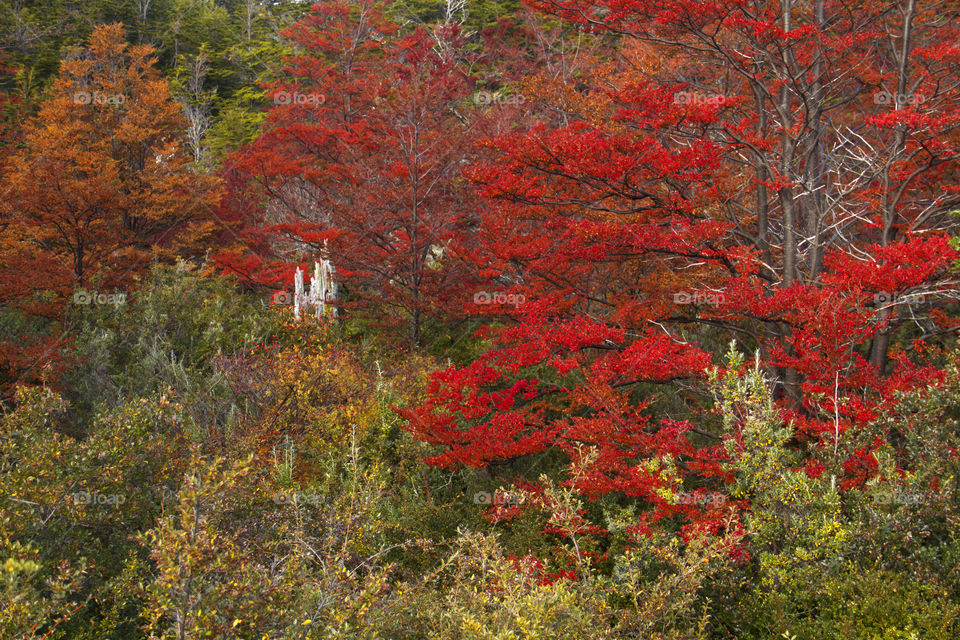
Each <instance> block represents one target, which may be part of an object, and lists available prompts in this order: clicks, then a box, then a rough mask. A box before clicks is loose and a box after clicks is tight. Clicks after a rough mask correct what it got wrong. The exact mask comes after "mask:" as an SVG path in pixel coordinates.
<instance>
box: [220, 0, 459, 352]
mask: <svg viewBox="0 0 960 640" xmlns="http://www.w3.org/2000/svg"><path fill="white" fill-rule="evenodd" d="M286 35H287V36H288V37H289V38H290V39H291V40H292V41H293V43H294V44H295V45H296V47H297V50H298V51H300V53H299V54H298V55H297V56H296V57H294V58H292V59H291V60H289V66H288V68H287V69H286V71H287V73H288V74H289V78H288V79H287V80H286V81H284V82H279V83H276V84H273V85H271V86H270V87H269V92H268V95H269V96H271V97H272V99H273V100H274V102H275V106H274V107H273V108H272V109H271V110H270V112H269V115H268V118H267V122H266V124H265V126H264V130H263V132H262V134H261V136H260V137H259V138H258V139H257V140H256V141H255V142H254V143H253V144H252V145H250V146H249V147H248V148H245V149H242V150H241V151H240V152H239V153H238V154H236V156H235V157H234V158H233V159H232V160H231V163H230V166H229V171H230V174H231V177H230V179H231V180H232V181H233V183H234V184H235V185H237V188H236V189H235V190H234V191H233V192H232V193H231V194H230V195H229V196H228V198H227V200H226V203H225V207H226V208H227V209H228V210H231V209H232V210H234V211H236V210H242V214H243V215H242V216H240V217H241V218H242V219H243V220H244V222H245V228H244V229H243V230H242V231H241V234H242V237H244V238H245V239H246V241H247V247H245V249H246V251H245V252H244V253H232V254H225V255H222V256H220V259H221V262H222V264H223V265H224V266H225V267H226V268H228V269H231V270H233V271H236V272H239V273H242V274H243V275H245V276H247V277H249V278H251V279H253V280H257V281H261V282H264V283H270V284H280V285H281V286H289V284H288V283H289V275H290V272H291V271H292V269H293V265H296V264H298V263H300V262H301V261H306V262H310V261H312V260H314V259H317V258H318V257H321V256H324V257H328V258H329V259H330V260H331V261H332V262H333V264H334V265H335V268H336V269H337V272H338V279H340V281H341V292H343V293H344V294H345V295H344V296H342V297H343V298H344V301H343V305H342V306H343V307H344V308H345V309H346V310H347V312H348V313H350V312H351V311H354V312H356V314H357V315H358V316H360V317H362V318H365V319H368V320H371V321H373V322H374V323H376V324H379V325H384V326H389V327H394V328H398V329H400V330H401V331H402V334H403V336H404V339H405V341H406V342H407V343H408V344H409V345H411V346H417V345H419V344H420V343H421V342H422V340H423V335H424V331H425V330H426V329H427V328H428V326H429V323H430V321H431V320H432V319H436V318H438V317H442V316H444V315H445V314H448V313H450V312H451V311H452V312H454V313H455V312H457V311H458V310H459V309H461V308H462V306H463V304H464V300H465V294H464V293H463V291H464V288H465V287H466V286H467V285H468V284H469V282H468V278H467V275H468V274H467V273H465V272H464V271H463V270H462V269H460V268H459V264H460V261H459V260H458V258H457V255H456V246H457V244H458V239H459V238H460V237H461V236H462V234H463V232H464V231H465V230H466V229H467V228H468V225H469V223H470V218H471V210H472V208H473V205H471V203H470V197H469V192H468V191H467V190H466V189H465V188H464V186H463V184H462V180H460V173H461V170H462V168H463V166H464V164H465V163H466V160H467V159H468V158H470V157H471V153H472V150H471V147H472V143H471V137H472V133H471V127H470V123H469V121H467V119H466V118H464V117H463V115H462V114H461V113H460V111H462V105H463V103H464V101H465V100H466V99H467V98H469V96H470V92H471V85H470V83H469V81H468V78H467V76H466V75H465V74H464V72H463V70H462V68H461V67H462V60H461V59H459V58H458V54H457V50H458V42H459V40H458V38H459V36H458V33H457V30H456V27H455V26H451V27H447V28H444V29H438V30H437V31H436V32H434V33H432V34H431V33H428V32H427V31H426V30H423V29H418V30H416V31H414V32H412V33H410V34H407V35H401V34H399V28H398V27H397V25H394V24H391V23H390V22H389V21H388V20H387V19H386V18H385V17H384V16H383V15H382V13H381V10H380V7H379V6H378V5H375V4H374V3H368V2H364V3H361V4H359V5H352V4H350V3H347V2H325V3H321V4H319V5H317V6H316V7H315V11H314V13H313V14H311V15H310V16H308V17H307V18H305V19H304V20H303V21H301V22H299V23H297V24H296V25H294V26H293V27H292V28H291V29H289V31H288V32H287V34H286ZM234 217H237V216H234Z"/></svg>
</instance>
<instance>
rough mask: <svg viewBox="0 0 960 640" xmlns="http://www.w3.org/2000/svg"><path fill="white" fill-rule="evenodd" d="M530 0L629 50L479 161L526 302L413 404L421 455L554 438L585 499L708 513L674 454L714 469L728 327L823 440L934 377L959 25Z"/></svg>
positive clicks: (953, 157)
mask: <svg viewBox="0 0 960 640" xmlns="http://www.w3.org/2000/svg"><path fill="white" fill-rule="evenodd" d="M538 4H539V5H540V6H541V7H543V8H546V9H547V10H550V11H554V12H556V13H558V14H560V15H562V16H564V17H566V18H567V19H569V20H571V21H573V22H577V23H580V24H583V25H587V26H589V27H590V28H593V29H598V30H606V31H609V32H612V33H616V34H618V35H619V36H621V37H622V38H623V46H622V53H623V54H624V56H625V57H626V58H627V59H628V60H629V61H630V64H629V65H627V66H626V67H625V68H624V69H613V68H608V69H603V70H600V69H598V70H597V72H595V74H594V77H593V78H591V79H590V81H589V83H588V85H589V86H588V88H586V89H585V90H584V92H583V93H585V94H587V95H590V96H592V97H593V98H594V99H593V100H592V101H582V104H579V105H578V104H576V103H571V102H570V101H566V102H564V104H563V105H562V108H564V109H565V115H566V117H567V118H568V119H569V122H570V124H569V125H567V126H561V127H539V128H534V129H532V130H530V131H527V132H523V133H520V134H508V135H503V136H501V137H499V138H498V139H497V140H496V141H495V144H496V145H497V146H498V148H499V149H500V150H501V157H500V158H499V159H498V161H497V162H495V163H490V164H486V165H484V166H480V167H478V168H477V169H476V170H475V172H474V174H473V177H474V179H475V180H476V182H477V183H478V184H479V185H480V187H481V189H482V193H483V195H484V196H485V197H486V198H488V199H491V200H492V201H494V202H495V203H496V206H493V207H490V208H489V212H490V213H489V215H488V216H487V217H486V218H485V219H484V221H483V224H482V226H481V233H482V236H481V237H482V240H481V241H480V242H481V243H482V245H483V246H484V247H485V248H486V249H487V251H488V254H489V256H491V258H490V260H491V261H492V262H494V263H496V264H497V265H498V266H499V269H500V273H501V276H500V278H501V282H502V284H503V286H504V292H503V293H504V295H503V296H501V297H500V298H499V299H501V300H508V301H509V300H513V301H525V302H523V303H522V304H519V306H516V307H515V308H513V307H507V306H504V307H503V311H504V313H505V314H506V315H507V316H509V317H512V318H513V319H514V320H515V322H513V323H512V324H510V325H509V326H508V327H507V328H497V329H490V330H489V331H488V333H487V335H488V336H489V338H490V340H491V345H492V348H491V350H490V351H489V353H487V354H486V355H484V356H483V357H481V358H480V359H478V360H477V361H475V362H473V363H472V364H470V365H469V366H467V367H462V368H451V369H448V370H446V371H444V372H441V373H439V374H438V375H437V376H436V377H435V379H434V381H433V383H432V386H431V389H430V398H429V400H428V401H427V402H426V403H424V404H423V405H422V406H420V407H417V408H415V409H412V410H410V411H408V412H406V417H407V419H408V421H409V428H410V429H411V431H412V432H413V433H414V434H415V435H416V436H417V437H419V438H421V439H423V440H425V441H427V442H430V443H433V444H436V445H438V446H439V447H440V450H439V453H438V454H437V455H436V456H435V457H433V458H432V459H431V462H433V463H434V464H439V465H444V466H451V467H456V466H460V465H469V466H474V467H481V466H486V465H490V464H493V463H500V464H502V463H505V462H510V461H514V460H517V459H519V458H521V457H523V456H529V455H533V454H539V453H545V452H550V451H554V450H556V451H560V452H562V453H563V454H565V455H566V456H567V457H569V458H570V459H572V460H573V461H574V462H575V463H578V464H580V463H583V464H586V472H585V473H584V474H582V475H580V476H578V477H577V479H576V480H575V481H572V482H573V484H574V485H575V486H576V487H577V488H578V489H580V490H582V491H583V492H585V493H587V494H589V495H598V494H601V493H610V492H615V493H621V494H626V495H628V496H634V497H639V498H642V499H643V500H644V501H645V502H644V504H647V505H649V515H650V517H652V518H653V519H657V518H661V517H665V516H669V515H672V514H677V513H687V514H688V515H690V516H694V517H697V516H696V514H695V512H696V511H697V509H696V508H694V507H691V506H689V505H675V504H671V503H669V501H667V500H666V499H664V497H662V496H663V494H664V492H663V491H662V489H664V488H666V487H667V486H668V485H669V483H670V482H672V480H671V474H670V473H666V470H672V469H673V468H677V469H679V470H681V472H682V473H683V474H684V475H686V477H687V478H688V479H689V480H690V481H696V482H709V481H710V480H709V479H710V478H711V477H713V478H717V477H719V478H722V477H723V474H722V472H721V470H720V467H719V463H720V462H722V461H723V458H724V453H723V449H722V448H721V447H720V446H719V443H720V441H721V440H722V438H723V437H725V436H724V434H722V433H720V432H718V431H716V430H713V429H711V428H710V424H709V422H710V421H709V420H707V421H704V420H703V419H702V418H701V417H700V416H702V413H701V412H702V411H703V409H704V404H703V402H702V401H701V398H702V397H703V396H702V395H701V394H699V393H696V391H697V388H698V386H697V383H696V380H697V378H699V377H700V376H701V375H702V372H703V369H704V367H705V366H706V365H707V364H709V363H710V361H711V354H712V353H716V352H717V351H718V350H719V349H720V348H722V347H724V346H725V345H726V343H728V342H729V340H730V338H731V337H734V338H736V339H738V341H740V343H741V344H742V345H743V346H745V347H746V348H747V349H749V350H750V351H751V352H752V351H753V350H758V351H759V353H760V354H761V359H762V363H763V364H764V366H765V367H766V368H767V370H768V372H769V373H770V375H771V377H772V378H773V379H775V380H777V381H778V383H777V390H778V391H779V392H780V394H781V397H782V405H783V411H784V413H785V415H787V416H789V417H792V418H794V419H795V426H796V427H797V428H798V431H799V433H800V435H801V437H804V438H809V439H810V440H811V441H812V442H813V443H814V444H816V443H821V444H825V443H830V442H833V441H834V439H835V438H838V437H839V438H848V439H850V440H853V441H855V440H856V438H857V431H858V427H861V426H862V425H863V424H864V423H865V422H866V421H868V420H870V419H872V418H873V417H874V416H875V415H876V408H877V406H878V404H879V403H882V402H887V401H890V400H891V398H892V394H893V392H894V391H896V390H898V389H906V388H910V387H913V386H916V385H918V384H924V383H927V382H930V381H932V380H935V379H936V378H937V377H938V375H939V372H938V370H937V368H936V363H935V361H932V362H928V361H925V359H924V357H925V356H926V355H927V353H926V352H925V349H926V346H925V345H926V342H925V341H926V340H928V339H930V338H933V337H935V336H939V335H944V334H945V333H947V332H951V331H955V330H956V328H957V321H956V317H955V311H956V304H955V297H956V288H955V280H953V279H951V275H950V270H949V267H950V264H951V261H952V260H954V259H955V258H956V252H954V251H953V250H952V249H951V248H950V247H949V245H948V243H947V238H946V237H945V235H944V234H943V233H942V232H943V231H944V230H946V229H947V228H949V225H950V224H951V219H950V217H949V215H948V213H949V211H950V210H951V209H952V208H955V207H956V204H957V183H956V179H955V178H956V169H957V164H956V161H957V158H958V156H957V147H956V141H957V125H958V124H960V121H958V117H960V111H958V107H960V100H958V92H957V83H956V78H955V77H954V74H952V73H951V71H950V69H951V65H956V62H957V60H956V57H957V55H960V50H957V48H956V47H955V46H953V45H951V44H950V43H951V42H953V41H954V40H955V35H956V34H955V29H956V27H955V26H954V25H955V24H956V21H951V20H941V19H940V18H939V17H938V16H935V15H933V14H932V13H931V12H927V13H924V12H923V11H922V10H920V9H919V8H917V7H916V5H915V4H914V3H913V2H912V0H908V3H907V5H905V7H900V8H901V9H903V11H901V12H900V13H899V15H901V16H906V17H905V18H904V19H902V20H900V21H899V22H898V20H897V18H896V17H895V16H897V15H898V12H897V11H895V10H894V9H897V7H894V6H886V5H884V6H879V5H876V3H869V4H864V5H863V6H859V5H858V8H857V9H855V10H851V9H850V7H849V6H847V5H844V4H842V3H825V2H822V1H817V2H814V3H811V4H804V5H802V6H801V5H799V4H796V5H794V3H792V2H791V0H784V2H783V3H781V2H761V3H759V4H758V3H743V2H733V3H712V2H711V3H704V2H693V3H691V2H679V1H678V2H673V1H671V0H668V1H667V2H663V1H661V0H656V1H651V2H646V1H645V0H635V1H634V0H631V1H629V2H627V3H623V2H618V3H616V4H615V5H614V4H613V3H607V2H585V1H581V0H571V1H570V2H552V1H550V0H546V1H545V2H541V3H538ZM910 7H913V8H912V9H911V8H910ZM891 52H892V53H891ZM864 60H867V61H869V63H868V64H865V63H864ZM884 91H885V92H888V93H890V94H896V95H895V96H894V98H893V99H892V100H887V99H886V97H885V96H886V95H887V94H885V93H882V92H884ZM917 95H923V100H920V99H910V96H914V97H915V96H917ZM878 96H879V97H878ZM583 105H590V108H589V109H586V108H583ZM555 108H556V107H555ZM509 294H513V297H512V298H511V297H510V296H509ZM908 294H916V295H915V296H913V297H909V295H908ZM921 294H922V295H926V296H927V298H926V300H925V301H924V305H926V306H922V305H920V304H918V302H919V298H918V296H920V295H921ZM894 338H896V339H894ZM891 345H892V347H891ZM658 389H659V390H660V391H659V392H658V391H657V390H658ZM818 394H819V395H818ZM671 396H672V397H673V398H672V404H671ZM654 403H657V404H658V405H659V407H660V411H661V419H653V418H652V417H651V414H650V412H648V411H646V410H647V409H648V407H650V405H652V404H654ZM684 406H686V408H687V409H688V411H687V413H686V416H687V417H689V416H691V415H696V416H698V417H697V419H696V422H697V424H694V422H692V421H691V420H682V419H678V418H680V417H683V416H684V413H683V408H684ZM585 445H586V448H585ZM590 448H592V449H593V450H595V452H596V455H593V454H592V457H590V458H589V460H587V459H584V452H585V451H588V450H589V449H590ZM841 451H842V449H841ZM843 463H844V460H835V461H834V467H835V469H837V470H838V472H839V473H840V474H842V473H843V472H844V466H843ZM848 466H849V465H848Z"/></svg>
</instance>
